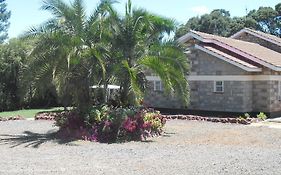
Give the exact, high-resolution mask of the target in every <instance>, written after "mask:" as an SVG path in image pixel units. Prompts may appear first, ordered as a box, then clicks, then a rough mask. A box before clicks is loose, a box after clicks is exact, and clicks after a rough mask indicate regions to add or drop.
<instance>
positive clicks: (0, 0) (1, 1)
mask: <svg viewBox="0 0 281 175" xmlns="http://www.w3.org/2000/svg"><path fill="white" fill-rule="evenodd" d="M5 1H6V0H0V43H3V42H4V41H5V40H6V39H7V38H8V28H9V25H10V22H9V19H10V17H11V11H8V10H7V3H6V2H5Z"/></svg>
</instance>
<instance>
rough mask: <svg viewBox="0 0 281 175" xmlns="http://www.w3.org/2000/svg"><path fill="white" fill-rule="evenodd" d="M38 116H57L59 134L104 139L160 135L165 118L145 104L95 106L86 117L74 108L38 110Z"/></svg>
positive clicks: (51, 117) (116, 139) (49, 117)
mask: <svg viewBox="0 0 281 175" xmlns="http://www.w3.org/2000/svg"><path fill="white" fill-rule="evenodd" d="M35 119H37V120H40V119H44V120H55V125H56V126H58V127H59V128H60V129H59V132H58V136H59V137H60V138H71V139H83V140H87V141H96V142H103V143H113V142H126V141H141V140H146V138H148V137H152V136H158V135H161V133H162V131H163V130H162V129H163V127H164V125H165V122H166V119H165V118H164V117H163V116H162V115H161V114H160V113H159V112H156V111H153V110H148V109H142V108H115V109H112V108H109V107H107V106H101V107H94V108H93V109H92V110H91V112H90V114H89V115H88V116H86V117H84V118H83V117H80V116H79V115H78V113H77V112H75V111H68V112H61V113H52V114H45V113H42V114H39V115H37V116H36V117H35Z"/></svg>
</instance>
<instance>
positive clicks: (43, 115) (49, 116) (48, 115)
mask: <svg viewBox="0 0 281 175" xmlns="http://www.w3.org/2000/svg"><path fill="white" fill-rule="evenodd" d="M55 116H56V113H39V114H36V115H35V117H34V119H35V120H51V121H52V120H55Z"/></svg>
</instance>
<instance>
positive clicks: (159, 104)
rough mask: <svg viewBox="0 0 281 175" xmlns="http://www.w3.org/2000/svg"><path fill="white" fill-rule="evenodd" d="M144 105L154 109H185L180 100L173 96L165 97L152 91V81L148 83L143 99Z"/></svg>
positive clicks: (163, 94)
mask: <svg viewBox="0 0 281 175" xmlns="http://www.w3.org/2000/svg"><path fill="white" fill-rule="evenodd" d="M144 103H145V105H146V106H149V107H156V108H175V109H182V108H185V107H184V106H186V105H185V104H183V102H182V100H180V99H179V98H177V97H175V96H171V95H166V94H165V93H164V92H163V91H154V88H153V81H150V82H149V85H148V88H147V91H146V93H145V97H144Z"/></svg>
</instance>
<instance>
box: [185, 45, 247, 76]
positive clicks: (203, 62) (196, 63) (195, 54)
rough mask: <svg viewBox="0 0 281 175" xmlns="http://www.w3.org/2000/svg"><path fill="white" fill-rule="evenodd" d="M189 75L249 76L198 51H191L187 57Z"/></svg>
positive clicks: (239, 69)
mask: <svg viewBox="0 0 281 175" xmlns="http://www.w3.org/2000/svg"><path fill="white" fill-rule="evenodd" d="M188 58H189V59H190V64H191V65H190V66H191V71H190V74H191V75H249V74H250V73H249V72H246V71H244V70H242V69H241V68H238V67H236V66H233V65H231V64H229V63H227V62H225V61H223V60H220V59H218V58H216V57H214V56H212V55H208V54H207V53H205V52H202V51H200V50H193V51H192V53H191V54H189V55H188Z"/></svg>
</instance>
